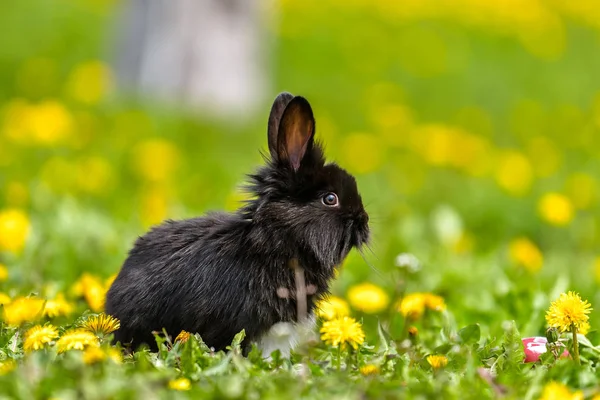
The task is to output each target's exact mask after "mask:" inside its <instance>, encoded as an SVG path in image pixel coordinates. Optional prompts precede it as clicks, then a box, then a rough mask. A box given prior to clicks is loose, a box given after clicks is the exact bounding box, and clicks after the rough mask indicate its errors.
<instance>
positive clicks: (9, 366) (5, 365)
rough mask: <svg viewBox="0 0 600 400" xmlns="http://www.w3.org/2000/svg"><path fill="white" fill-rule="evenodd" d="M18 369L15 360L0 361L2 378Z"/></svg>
mask: <svg viewBox="0 0 600 400" xmlns="http://www.w3.org/2000/svg"><path fill="white" fill-rule="evenodd" d="M16 367H17V363H16V362H15V360H11V359H8V360H4V361H0V376H2V375H6V374H8V373H10V372H11V371H12V370H13V369H15V368H16Z"/></svg>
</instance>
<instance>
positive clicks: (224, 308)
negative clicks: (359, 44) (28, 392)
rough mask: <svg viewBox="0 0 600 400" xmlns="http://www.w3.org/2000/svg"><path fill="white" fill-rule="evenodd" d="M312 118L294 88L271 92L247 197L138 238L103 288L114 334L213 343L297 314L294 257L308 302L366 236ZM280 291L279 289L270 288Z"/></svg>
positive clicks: (350, 189) (351, 183)
mask: <svg viewBox="0 0 600 400" xmlns="http://www.w3.org/2000/svg"><path fill="white" fill-rule="evenodd" d="M314 134H315V120H314V117H313V112H312V109H311V107H310V104H309V103H308V101H307V100H306V99H304V98H303V97H300V96H295V97H294V96H292V95H291V94H289V93H281V94H280V95H279V96H277V98H276V99H275V102H274V103H273V107H272V109H271V114H270V116H269V123H268V142H269V152H270V158H269V159H268V160H267V163H266V165H265V166H264V167H262V168H261V169H259V170H258V171H257V173H256V174H253V175H250V176H249V177H250V184H249V186H248V189H249V190H251V191H252V192H253V194H254V195H255V199H254V200H251V201H249V202H248V203H247V204H246V205H245V206H244V207H243V208H241V209H239V210H238V211H237V212H235V213H232V214H228V213H210V214H208V215H206V216H204V217H199V218H193V219H189V220H183V221H171V220H169V221H166V222H164V223H163V224H162V225H159V226H157V227H154V228H153V229H152V230H150V231H149V232H148V233H146V234H145V235H144V236H142V237H140V238H139V239H138V240H137V241H136V243H135V246H134V247H133V249H132V250H131V251H130V252H129V256H128V258H127V260H126V261H125V263H124V265H123V267H122V268H121V271H120V272H119V275H118V276H117V278H116V280H115V281H114V283H113V284H112V286H111V288H110V290H109V291H108V294H107V298H106V312H107V313H108V314H110V315H113V316H114V317H116V318H118V319H119V320H120V321H121V328H120V329H119V330H118V331H116V333H115V341H118V342H121V343H122V344H123V345H128V344H131V346H132V348H134V349H135V348H136V347H137V346H139V345H140V344H142V343H145V344H147V345H149V346H150V347H151V348H152V349H156V342H155V340H154V338H153V335H152V331H161V330H162V329H163V328H164V329H166V331H167V333H169V334H170V335H177V334H178V333H179V332H180V331H181V330H186V331H189V332H194V333H199V334H200V335H201V337H202V339H203V340H204V341H205V342H206V344H207V345H209V346H211V347H213V348H215V349H217V350H219V349H224V348H225V347H226V346H227V345H229V344H230V343H231V341H232V339H233V337H234V335H235V334H236V333H238V332H240V331H241V330H242V329H245V331H246V340H245V344H248V343H251V342H253V341H254V342H257V341H260V339H261V337H264V336H265V335H266V334H267V332H268V331H269V329H270V328H271V327H272V326H273V325H274V324H277V323H278V322H294V321H296V320H297V309H296V300H295V298H294V296H287V297H286V296H281V295H280V294H279V295H278V289H279V290H281V288H283V289H284V291H285V290H286V289H287V290H289V293H294V292H295V287H296V286H295V280H294V270H292V269H291V268H289V264H290V261H291V260H296V261H297V262H298V263H299V265H300V266H301V267H302V268H303V269H304V273H305V279H306V284H307V285H309V286H310V287H312V288H313V289H314V290H313V292H314V293H312V295H311V296H309V297H308V305H307V308H308V311H309V312H310V311H311V310H312V309H313V307H314V301H315V300H318V299H320V298H321V297H323V296H324V295H325V294H327V293H328V288H329V282H330V280H331V279H332V278H333V276H334V268H335V267H336V266H339V265H340V264H341V262H342V261H343V259H344V258H345V257H346V255H347V254H348V252H349V251H350V249H351V248H352V247H360V246H362V245H363V244H365V243H366V242H367V240H368V237H369V227H368V215H367V213H366V212H365V210H364V208H363V205H362V200H361V197H360V195H359V193H358V190H357V187H356V181H355V180H354V178H353V177H352V176H351V175H350V174H348V173H347V172H346V171H345V170H343V169H341V168H340V167H338V166H337V165H336V164H325V159H324V156H323V150H322V148H321V146H320V145H319V144H318V143H316V142H315V141H314ZM279 293H281V292H279Z"/></svg>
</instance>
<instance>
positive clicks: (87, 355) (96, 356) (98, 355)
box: [83, 346, 106, 365]
mask: <svg viewBox="0 0 600 400" xmlns="http://www.w3.org/2000/svg"><path fill="white" fill-rule="evenodd" d="M105 359H106V353H105V352H104V350H103V349H102V348H101V347H96V346H88V347H87V348H86V349H85V350H84V351H83V362H84V363H86V364H88V365H90V364H96V363H99V362H102V361H104V360H105Z"/></svg>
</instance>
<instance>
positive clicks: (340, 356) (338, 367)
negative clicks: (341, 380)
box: [337, 343, 342, 371]
mask: <svg viewBox="0 0 600 400" xmlns="http://www.w3.org/2000/svg"><path fill="white" fill-rule="evenodd" d="M341 365H342V344H341V343H340V344H339V345H338V348H337V370H338V371H339V370H340V369H341Z"/></svg>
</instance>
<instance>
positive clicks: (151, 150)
mask: <svg viewBox="0 0 600 400" xmlns="http://www.w3.org/2000/svg"><path fill="white" fill-rule="evenodd" d="M179 158H180V155H179V149H178V148H177V146H175V144H174V143H172V142H169V141H168V140H165V139H149V140H146V141H145V142H141V143H140V144H138V145H137V146H136V147H135V149H134V151H133V169H134V172H135V173H136V174H137V175H138V176H140V177H141V178H144V179H146V180H147V181H150V182H165V181H168V180H169V178H170V177H171V175H172V174H173V172H175V171H176V169H177V167H178V165H179Z"/></svg>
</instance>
